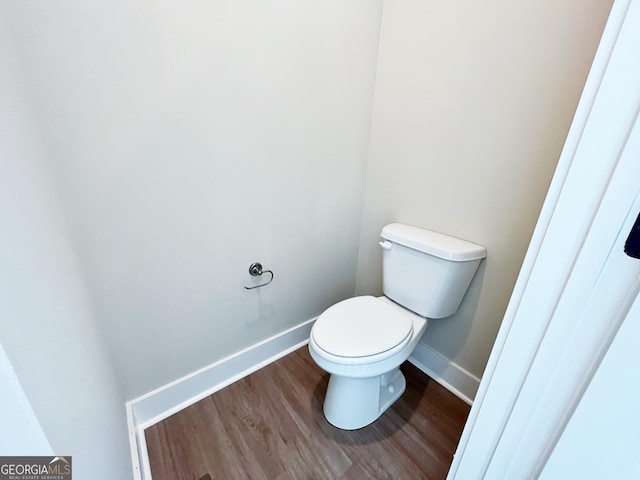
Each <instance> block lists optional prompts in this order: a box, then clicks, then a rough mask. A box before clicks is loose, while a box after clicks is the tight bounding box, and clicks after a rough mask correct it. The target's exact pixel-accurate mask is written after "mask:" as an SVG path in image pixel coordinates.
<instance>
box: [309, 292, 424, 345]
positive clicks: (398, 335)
mask: <svg viewBox="0 0 640 480" xmlns="http://www.w3.org/2000/svg"><path fill="white" fill-rule="evenodd" d="M412 332H413V321H412V320H411V317H409V315H407V314H405V313H403V312H402V310H400V309H398V308H394V307H393V306H391V305H388V304H386V303H385V302H382V301H380V300H378V299H377V298H375V297H371V296H363V297H355V298H350V299H348V300H344V301H342V302H340V303H336V304H335V305H334V306H332V307H330V308H329V309H327V310H326V311H325V312H324V313H323V314H322V315H320V317H318V320H316V323H315V324H314V325H313V329H312V331H311V335H312V336H313V340H314V341H315V343H316V345H318V347H320V348H321V349H322V350H324V351H325V352H327V353H330V354H332V355H336V356H340V357H352V358H353V357H368V356H371V355H376V354H379V353H382V352H385V351H387V350H390V349H392V348H393V347H395V346H397V345H399V344H400V343H402V342H403V341H405V340H407V339H408V337H410V336H411V334H412Z"/></svg>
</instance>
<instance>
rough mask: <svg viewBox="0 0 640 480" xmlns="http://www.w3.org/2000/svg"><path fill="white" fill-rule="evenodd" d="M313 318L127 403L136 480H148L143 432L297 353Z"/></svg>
mask: <svg viewBox="0 0 640 480" xmlns="http://www.w3.org/2000/svg"><path fill="white" fill-rule="evenodd" d="M314 321H315V318H312V319H311V320H307V321H306V322H303V323H301V324H299V325H296V326H295V327H292V328H290V329H289V330H286V331H284V332H282V333H279V334H277V335H274V336H273V337H271V338H268V339H266V340H263V341H262V342H259V343H257V344H255V345H252V346H251V347H248V348H246V349H244V350H242V351H240V352H238V353H235V354H233V355H231V356H229V357H227V358H224V359H222V360H219V361H217V362H215V363H213V364H211V365H209V366H207V367H205V368H202V369H200V370H198V371H196V372H193V373H191V374H189V375H186V376H184V377H182V378H180V379H178V380H176V381H174V382H171V383H169V384H167V385H165V386H163V387H160V388H158V389H156V390H154V391H152V392H149V393H147V394H145V395H142V396H140V397H138V398H136V399H134V400H131V401H129V402H127V403H126V410H127V421H128V424H129V441H130V444H131V457H132V461H133V474H134V478H135V479H136V480H151V471H150V469H149V457H148V455H147V448H146V439H145V436H144V430H145V429H146V428H148V427H150V426H151V425H154V424H156V423H158V422H160V421H162V420H164V419H165V418H167V417H169V416H171V415H173V414H174V413H177V412H179V411H180V410H183V409H184V408H186V407H188V406H189V405H192V404H194V403H196V402H197V401H199V400H202V399H203V398H205V397H207V396H209V395H211V394H212V393H214V392H216V391H218V390H221V389H222V388H224V387H226V386H227V385H230V384H232V383H233V382H235V381H237V380H239V379H241V378H243V377H246V376H247V375H249V374H251V373H253V372H255V371H256V370H259V369H260V368H262V367H264V366H266V365H268V364H270V363H272V362H275V361H276V360H278V359H279V358H282V357H284V356H285V355H287V354H289V353H291V352H293V351H294V350H297V349H298V348H300V347H302V346H304V345H305V344H306V343H308V341H309V333H310V332H311V327H312V326H313V322H314Z"/></svg>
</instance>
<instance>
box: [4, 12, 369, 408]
mask: <svg viewBox="0 0 640 480" xmlns="http://www.w3.org/2000/svg"><path fill="white" fill-rule="evenodd" d="M5 3H6V4H7V6H6V15H7V21H8V23H9V24H10V25H11V27H12V28H13V30H14V34H15V36H16V38H17V39H18V42H19V43H20V45H21V49H20V55H21V56H22V58H23V59H24V61H25V63H26V65H27V68H28V69H29V73H30V78H31V82H32V86H33V91H34V94H35V97H36V99H37V102H38V104H39V106H40V109H41V114H42V119H43V122H44V124H45V125H46V130H47V134H48V137H49V139H50V144H51V151H52V155H53V160H54V161H55V164H56V167H57V170H58V175H59V179H60V182H61V184H62V187H63V192H64V195H65V202H66V209H67V211H68V213H69V215H70V218H71V224H72V227H73V233H74V238H75V240H76V241H77V245H78V248H79V254H80V257H81V262H82V265H83V268H84V269H85V272H86V278H87V280H88V285H89V288H90V290H91V293H92V295H93V299H94V300H95V303H96V305H97V309H98V313H99V315H98V317H99V318H100V322H101V328H102V329H103V331H104V334H105V337H106V339H107V342H108V345H109V349H110V351H111V353H112V356H113V360H114V363H115V366H116V371H117V374H118V377H119V379H121V380H122V383H123V386H124V389H125V392H126V396H127V398H132V397H134V396H136V395H138V394H141V393H144V392H146V391H149V390H150V389H152V388H155V387H158V386H160V385H163V384H165V383H167V382H170V381H172V380H175V379H176V378H178V377H180V376H182V375H185V374H187V373H189V372H192V371H194V370H196V369H197V368H200V367H202V366H204V365H207V364H210V363H212V362H213V361H215V360H217V359H219V358H222V357H224V356H226V355H229V354H231V353H234V352H236V351H238V350H240V349H241V348H243V347H246V346H248V345H251V344H254V343H256V342H257V341H259V340H261V339H264V338H266V337H269V336H271V335H273V334H274V333H277V332H279V331H283V330H285V329H287V328H289V327H291V326H292V325H295V324H298V323H300V322H302V321H304V320H307V319H309V318H312V317H314V316H315V315H317V314H319V313H320V312H321V311H322V310H323V309H324V308H326V307H327V306H329V305H330V304H332V303H333V302H336V301H338V300H341V299H343V298H346V297H349V296H351V295H353V293H354V284H355V270H356V261H357V251H358V242H359V228H360V211H361V203H362V197H363V193H362V188H363V172H364V167H365V159H366V151H367V145H368V137H369V126H370V114H371V101H372V96H373V83H374V76H375V62H376V53H377V44H378V33H379V22H380V14H381V2H380V1H378V0H374V1H372V0H352V1H349V2H344V1H341V0H328V1H317V0H302V1H299V0H296V1H293V0H279V1H270V2H257V1H249V0H244V1H242V0H241V1H235V0H234V1H232V0H219V1H206V2H204V1H192V2H178V1H151V2H142V1H129V0H126V1H125V0H116V1H113V2H99V1H97V0H63V1H60V2H40V1H35V0H26V1H21V2H5ZM253 261H261V262H262V263H263V264H264V266H265V268H272V269H273V270H274V272H275V280H274V282H273V284H272V285H270V286H269V287H267V288H264V289H262V290H258V291H253V292H247V291H245V290H244V289H243V285H244V284H251V281H252V279H251V278H250V277H249V275H248V273H247V270H248V267H249V264H251V263H252V262H253Z"/></svg>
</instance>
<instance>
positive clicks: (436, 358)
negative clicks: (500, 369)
mask: <svg viewBox="0 0 640 480" xmlns="http://www.w3.org/2000/svg"><path fill="white" fill-rule="evenodd" d="M409 361H410V362H411V363H412V364H413V365H415V366H416V367H418V368H419V369H420V370H422V371H423V372H424V373H426V374H427V375H429V376H430V377H431V378H433V379H434V380H435V381H436V382H438V383H439V384H440V385H442V386H443V387H444V388H446V389H447V390H449V391H450V392H451V393H453V394H454V395H455V396H457V397H458V398H460V399H462V400H464V401H465V402H466V403H468V404H469V405H472V404H473V399H474V398H475V396H476V392H477V391H478V386H479V385H480V379H479V378H478V377H476V376H475V375H473V374H471V373H469V372H467V371H466V370H465V369H464V368H461V367H460V366H458V365H456V364H455V363H453V362H452V361H451V360H449V359H448V358H446V357H444V356H442V355H441V354H439V353H438V352H436V351H435V350H433V349H432V348H430V347H429V346H427V345H425V344H423V343H418V346H417V347H416V348H415V350H414V351H413V353H412V354H411V356H410V357H409Z"/></svg>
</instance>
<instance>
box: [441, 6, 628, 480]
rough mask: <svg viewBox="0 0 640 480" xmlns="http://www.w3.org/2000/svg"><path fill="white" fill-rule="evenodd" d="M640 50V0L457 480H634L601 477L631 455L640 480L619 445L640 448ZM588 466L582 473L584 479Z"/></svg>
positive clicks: (544, 233)
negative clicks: (635, 233) (639, 248)
mask: <svg viewBox="0 0 640 480" xmlns="http://www.w3.org/2000/svg"><path fill="white" fill-rule="evenodd" d="M639 52H640V0H617V1H616V2H615V4H614V6H613V9H612V13H611V16H610V19H609V22H608V24H607V27H606V29H605V32H604V35H603V38H602V41H601V44H600V47H599V49H598V53H597V54H596V58H595V60H594V64H593V66H592V70H591V73H590V75H589V79H588V80H587V84H586V86H585V90H584V92H583V96H582V99H581V101H580V104H579V106H578V110H577V111H576V116H575V118H574V122H573V124H572V127H571V130H570V132H569V135H568V137H567V141H566V144H565V147H564V149H563V152H562V155H561V158H560V161H559V164H558V168H557V171H556V174H555V176H554V179H553V181H552V185H551V187H550V190H549V194H548V196H547V200H546V201H545V205H544V207H543V210H542V213H541V216H540V220H539V222H538V225H537V227H536V231H535V233H534V236H533V238H532V241H531V245H530V247H529V251H528V253H527V256H526V258H525V262H524V264H523V267H522V271H521V273H520V276H519V278H518V282H517V283H516V287H515V289H514V293H513V295H512V298H511V301H510V303H509V307H508V308H507V312H506V314H505V318H504V321H503V324H502V327H501V329H500V332H499V334H498V338H497V340H496V343H495V346H494V349H493V351H492V354H491V357H490V359H489V363H488V365H487V369H486V370H485V374H484V375H483V378H482V382H481V384H480V389H479V391H478V395H477V396H476V401H475V402H474V405H473V408H472V410H471V413H470V415H469V420H468V421H467V425H466V426H465V430H464V432H463V435H462V438H461V441H460V444H459V446H458V450H457V452H456V456H455V458H454V462H453V464H452V467H451V470H450V472H449V478H450V479H464V480H467V479H476V478H487V479H493V478H496V479H502V478H508V479H526V478H538V477H541V478H549V479H552V478H581V479H584V478H625V477H624V476H619V475H614V474H613V472H614V471H613V470H611V471H608V473H610V475H604V476H602V475H596V470H597V468H596V467H598V468H603V469H606V468H613V465H611V464H610V462H613V461H614V460H615V461H618V460H619V459H620V458H625V459H626V461H625V464H624V465H620V464H618V465H617V466H616V467H617V468H618V470H617V471H618V472H621V473H622V474H623V475H626V474H629V475H634V474H635V475H636V476H635V477H633V476H630V477H628V478H640V475H637V474H640V469H638V463H637V461H636V460H635V457H636V456H637V448H638V443H637V442H634V443H625V442H624V441H623V442H617V441H616V442H613V441H612V439H611V436H612V435H620V436H621V437H623V438H626V439H629V430H628V429H620V430H617V429H615V427H614V426H613V425H612V424H615V423H616V422H618V424H620V423H624V422H622V418H623V417H624V416H625V415H627V418H628V419H629V421H632V419H637V415H635V414H633V411H632V410H631V407H633V402H634V400H635V394H636V393H638V392H637V384H638V382H637V377H638V375H637V374H636V372H635V369H634V368H632V367H634V365H635V363H637V359H638V354H637V353H635V352H634V355H635V358H636V362H634V361H633V359H632V358H630V359H629V361H627V362H624V363H622V364H620V362H617V361H616V360H617V359H619V358H620V357H621V356H622V355H623V354H624V353H625V352H626V351H627V350H628V349H629V348H630V347H629V344H628V338H626V335H629V334H631V333H633V331H637V330H638V327H637V322H638V309H639V308H640V307H638V306H637V302H636V298H637V295H638V290H639V288H640V260H638V259H635V258H631V257H629V256H627V255H626V254H625V253H624V251H623V250H624V243H625V240H626V239H627V236H628V233H629V232H630V230H631V229H632V226H633V224H634V222H635V220H636V218H637V216H638V213H639V212H640V196H639V193H640V122H639V121H638V112H639V110H640V53H639ZM634 302H635V303H634ZM632 351H633V350H632ZM613 370H615V371H616V374H615V375H616V377H620V378H618V380H617V382H618V383H615V382H613V383H612V380H611V378H610V377H609V375H608V373H607V372H611V371H613ZM634 379H635V380H634ZM623 387H624V388H626V398H622V399H621V398H618V397H616V396H615V395H616V393H614V392H618V391H619V390H620V389H621V388H623ZM608 388H611V389H612V391H611V392H610V393H609V392H607V391H606V390H607V389H608ZM625 402H626V403H627V405H625ZM596 403H597V404H598V406H599V408H598V412H599V415H600V416H602V415H606V413H605V412H608V411H611V410H615V411H616V412H615V415H616V416H615V419H614V416H613V415H612V417H611V418H612V419H614V420H613V421H612V422H611V423H610V424H609V423H607V422H606V421H602V422H595V421H594V419H593V418H592V415H594V413H596V412H595V411H594V408H595V405H596ZM624 410H626V412H625V411H624ZM605 424H607V425H608V426H607V428H604V427H603V425H605ZM635 425H636V427H637V425H638V423H636V424H635ZM612 429H613V431H612ZM636 430H637V428H636ZM617 440H619V439H617ZM635 440H637V438H636V439H635ZM614 443H616V444H617V445H618V448H621V446H624V447H625V448H624V449H623V450H616V449H613V448H608V447H611V445H613V444H614ZM614 450H615V452H617V453H616V454H615V455H614V456H612V457H611V458H607V455H605V453H606V454H609V455H613V453H614ZM579 457H580V458H581V459H580V460H578V458H579ZM614 457H615V459H614ZM586 459H588V460H589V462H587V463H585V465H591V468H587V469H586V470H585V471H584V472H582V473H583V474H577V473H576V472H574V471H573V470H571V468H572V466H571V464H572V463H573V462H577V461H582V460H585V461H586ZM607 465H609V467H607ZM561 466H562V467H561ZM560 468H565V470H562V472H561V470H560ZM567 469H568V470H567ZM625 469H626V470H625ZM576 471H577V469H576ZM603 471H606V470H603ZM585 472H587V473H588V472H591V474H593V476H588V475H587V476H585V475H586V473H585ZM574 473H575V474H574ZM591 474H589V475H591Z"/></svg>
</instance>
